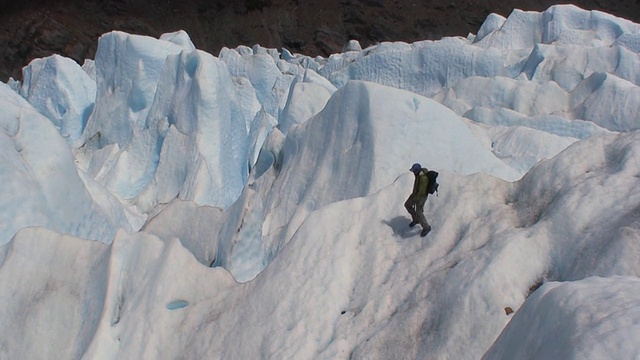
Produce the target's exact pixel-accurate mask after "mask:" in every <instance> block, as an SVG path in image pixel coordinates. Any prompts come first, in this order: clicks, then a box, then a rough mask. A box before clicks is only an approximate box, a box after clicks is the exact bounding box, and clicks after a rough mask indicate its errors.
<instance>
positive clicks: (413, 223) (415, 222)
mask: <svg viewBox="0 0 640 360" xmlns="http://www.w3.org/2000/svg"><path fill="white" fill-rule="evenodd" d="M416 225H418V222H417V221H415V220H413V221H412V222H410V223H409V227H410V228H412V227H414V226H416Z"/></svg>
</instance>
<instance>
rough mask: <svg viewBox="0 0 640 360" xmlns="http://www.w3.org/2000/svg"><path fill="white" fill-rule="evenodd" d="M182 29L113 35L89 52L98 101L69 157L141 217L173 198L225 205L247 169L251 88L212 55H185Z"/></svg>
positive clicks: (236, 191)
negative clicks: (74, 157)
mask: <svg viewBox="0 0 640 360" xmlns="http://www.w3.org/2000/svg"><path fill="white" fill-rule="evenodd" d="M185 35H186V34H182V33H180V32H178V33H173V34H165V35H163V37H162V38H164V39H167V41H165V40H159V39H153V38H149V37H143V36H134V35H128V34H124V33H120V32H112V33H109V34H106V35H104V36H103V37H101V39H100V43H99V48H98V53H97V55H96V69H97V75H98V95H97V105H96V107H95V111H94V113H93V114H92V116H91V118H90V121H89V124H88V125H87V128H86V129H85V132H84V137H85V138H86V143H85V144H84V146H83V147H82V148H80V149H78V151H77V158H78V159H80V167H81V168H82V169H83V170H85V171H87V173H89V174H91V175H92V176H94V179H95V180H96V181H97V182H99V183H100V184H102V185H103V186H105V187H106V188H107V189H109V190H110V191H112V192H114V193H115V194H117V195H118V196H119V197H120V198H121V199H122V200H123V201H125V202H127V203H129V204H132V205H135V206H136V207H137V210H138V211H139V212H141V213H143V214H144V213H150V212H152V211H153V209H154V207H155V206H156V205H158V204H166V203H168V202H170V201H172V200H173V199H174V198H176V197H179V198H181V199H183V200H193V201H196V202H197V203H198V204H200V205H211V206H218V207H221V208H225V207H228V206H229V205H231V204H232V203H233V202H234V201H235V200H236V199H237V197H238V196H239V195H240V192H241V191H242V188H243V186H244V184H245V182H246V180H247V178H248V171H249V167H250V166H251V165H252V164H248V161H249V159H253V157H252V156H250V155H249V154H248V153H247V152H248V151H249V150H248V147H249V146H248V141H249V139H248V135H249V134H248V132H249V130H250V129H251V126H252V121H253V119H254V118H253V116H254V113H253V112H252V111H250V110H247V109H253V110H254V111H257V110H258V109H259V108H258V107H257V100H256V97H255V96H256V95H255V92H254V91H253V88H251V87H249V86H247V85H246V84H245V85H242V84H241V83H238V82H237V81H234V79H233V78H232V77H231V75H230V73H229V71H228V68H227V67H226V65H225V64H224V63H222V62H221V61H220V60H219V59H217V58H215V57H213V56H212V55H210V54H208V53H205V52H202V51H199V50H192V51H189V50H188V49H190V48H191V47H190V46H189V43H190V42H189V41H187V40H188V37H187V38H185ZM168 40H171V41H173V42H170V41H168ZM174 42H175V43H174ZM176 43H178V44H180V45H177V44H176Z"/></svg>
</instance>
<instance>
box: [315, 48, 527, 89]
mask: <svg viewBox="0 0 640 360" xmlns="http://www.w3.org/2000/svg"><path fill="white" fill-rule="evenodd" d="M405 45H406V46H403V47H401V48H398V47H391V48H390V49H387V48H388V47H389V44H387V43H383V44H381V45H379V47H380V49H377V48H374V49H369V50H368V52H367V50H364V52H365V55H364V56H360V57H358V58H356V59H355V61H353V62H350V63H349V65H347V66H345V67H342V68H339V69H337V70H335V71H333V72H331V73H328V74H327V73H324V72H323V71H320V73H321V74H322V75H323V76H326V77H327V78H328V79H329V80H331V82H332V83H333V84H335V85H336V86H337V87H341V86H344V84H346V83H347V81H349V80H364V81H371V82H376V83H379V84H383V85H387V86H391V87H395V88H399V89H405V90H409V91H412V92H415V93H417V94H420V95H423V96H433V95H434V94H436V93H437V92H439V91H441V90H442V89H444V88H447V87H450V86H452V85H453V84H455V83H457V82H458V81H459V80H461V79H464V78H466V77H469V76H483V77H492V76H507V75H508V74H510V73H512V72H514V71H515V68H517V64H514V63H512V62H511V61H510V58H509V57H505V55H504V53H503V52H501V51H500V50H498V49H496V48H486V49H485V48H481V47H479V46H474V45H472V44H471V43H470V42H469V41H468V40H466V39H462V38H453V37H451V38H443V39H441V40H438V41H423V42H417V43H413V44H410V45H409V44H405ZM385 47H387V48H385ZM445 58H446V59H447V61H442V60H441V59H445Z"/></svg>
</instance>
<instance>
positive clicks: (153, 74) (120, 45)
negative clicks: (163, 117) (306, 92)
mask: <svg viewBox="0 0 640 360" xmlns="http://www.w3.org/2000/svg"><path fill="white" fill-rule="evenodd" d="M183 50H184V49H183V47H182V46H180V45H177V44H175V43H172V42H169V41H163V40H158V39H155V38H152V37H148V36H141V35H130V34H127V33H123V32H120V31H113V32H110V33H107V34H104V35H102V36H101V37H100V39H99V40H98V49H97V50H96V59H95V67H96V83H97V84H96V85H97V94H96V106H95V109H94V112H93V114H91V117H90V118H89V122H88V123H87V127H86V129H85V138H86V139H90V138H93V137H96V136H97V137H98V138H99V140H100V141H99V143H100V144H101V145H107V144H112V143H117V144H118V145H119V146H120V147H124V146H125V145H127V144H128V143H129V142H130V141H131V138H132V137H133V130H134V129H135V128H141V127H142V126H143V125H144V121H145V119H146V115H147V113H148V111H149V108H150V106H151V103H152V101H153V98H154V95H155V91H156V86H157V83H158V80H159V78H160V74H161V72H162V67H163V65H164V63H165V59H166V57H167V56H168V55H170V54H178V53H180V52H181V51H183Z"/></svg>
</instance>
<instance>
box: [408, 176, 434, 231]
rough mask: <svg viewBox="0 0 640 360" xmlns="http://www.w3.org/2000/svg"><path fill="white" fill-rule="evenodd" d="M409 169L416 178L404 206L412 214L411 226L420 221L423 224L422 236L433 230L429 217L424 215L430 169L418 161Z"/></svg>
mask: <svg viewBox="0 0 640 360" xmlns="http://www.w3.org/2000/svg"><path fill="white" fill-rule="evenodd" d="M409 170H411V172H412V173H413V174H414V175H415V177H416V178H415V180H414V182H413V192H412V193H411V195H410V196H409V198H408V199H407V201H406V202H405V203H404V207H405V208H407V211H408V212H409V214H411V223H409V227H414V226H416V224H418V223H419V224H420V226H422V232H420V236H425V235H427V234H428V233H429V231H430V230H431V225H429V223H428V222H427V219H426V218H425V217H424V203H425V202H426V201H427V196H428V195H429V192H428V188H429V177H428V176H427V171H428V170H427V169H425V168H423V167H422V165H420V164H418V163H415V164H413V166H411V169H409Z"/></svg>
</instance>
